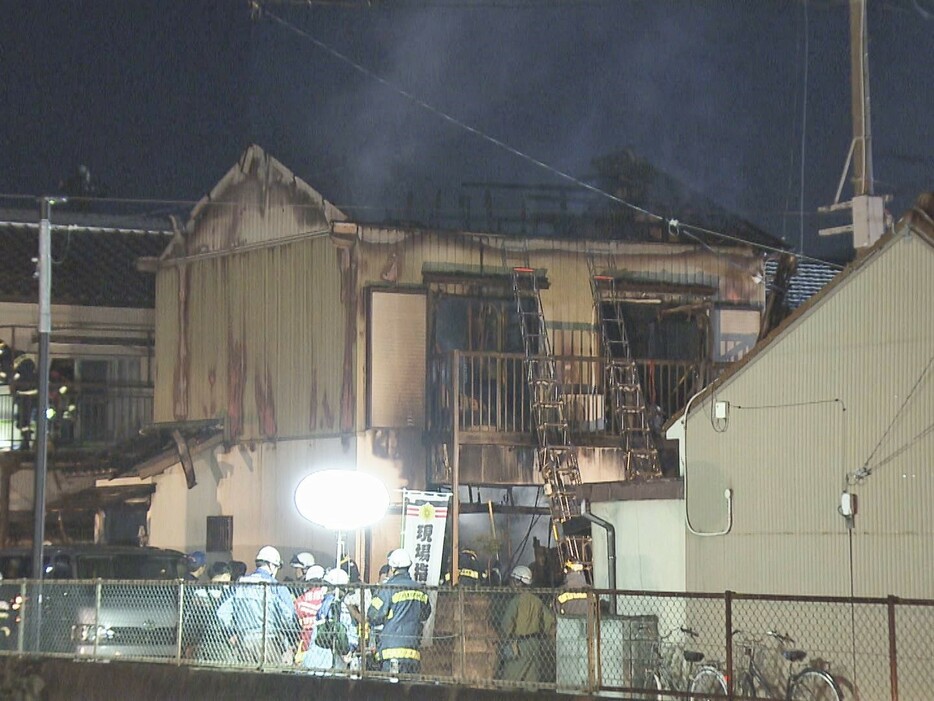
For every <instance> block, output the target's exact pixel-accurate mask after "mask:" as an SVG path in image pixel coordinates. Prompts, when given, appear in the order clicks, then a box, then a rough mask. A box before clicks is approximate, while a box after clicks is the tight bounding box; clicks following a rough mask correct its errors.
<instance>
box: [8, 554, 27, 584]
mask: <svg viewBox="0 0 934 701" xmlns="http://www.w3.org/2000/svg"><path fill="white" fill-rule="evenodd" d="M0 574H2V575H3V578H4V579H28V578H29V577H32V557H30V556H28V555H4V556H3V557H0Z"/></svg>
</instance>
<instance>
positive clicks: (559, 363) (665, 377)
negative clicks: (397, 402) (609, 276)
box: [428, 352, 713, 436]
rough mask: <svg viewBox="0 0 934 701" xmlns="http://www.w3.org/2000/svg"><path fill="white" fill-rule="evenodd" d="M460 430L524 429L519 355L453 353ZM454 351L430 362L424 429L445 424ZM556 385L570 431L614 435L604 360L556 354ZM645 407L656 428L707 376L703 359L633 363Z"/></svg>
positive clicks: (527, 420)
mask: <svg viewBox="0 0 934 701" xmlns="http://www.w3.org/2000/svg"><path fill="white" fill-rule="evenodd" d="M456 357H457V363H458V365H457V376H458V382H459V398H458V403H459V429H460V430H462V431H478V432H479V431H495V432H502V433H530V432H531V431H532V424H531V401H530V395H529V389H528V384H527V383H526V376H525V366H524V363H525V356H524V355H522V354H519V353H468V352H459V353H457V356H456ZM454 358H455V356H454V354H447V355H439V356H435V357H434V358H432V359H431V360H430V362H429V378H428V404H429V426H430V428H431V429H432V430H435V431H446V430H449V429H450V428H451V425H452V424H451V419H452V416H453V411H454V401H453V399H454V387H453V381H454V380H453V378H454V374H455V373H454ZM555 362H556V371H557V378H558V386H559V391H560V393H561V395H562V396H563V397H564V399H565V402H566V406H567V412H568V419H569V421H570V427H571V432H572V434H576V435H583V436H588V435H590V436H599V435H606V436H610V435H615V434H614V430H613V421H612V417H611V416H609V415H608V414H609V413H610V412H612V410H613V409H612V407H611V406H608V404H607V402H606V382H605V368H606V361H605V360H604V359H603V358H597V357H583V356H558V357H556V358H555ZM636 364H637V366H638V367H639V376H640V378H641V379H642V388H643V392H644V396H645V400H646V407H647V410H648V412H649V420H650V421H651V422H652V423H653V425H655V426H656V427H657V428H660V427H661V425H662V424H663V423H664V421H665V420H666V419H667V418H668V417H670V416H671V415H672V414H674V413H675V412H677V411H678V410H679V409H681V408H682V407H683V406H684V405H685V403H686V402H687V400H688V399H689V398H690V397H691V395H693V394H694V393H695V392H697V391H699V390H700V389H702V388H703V387H704V386H705V385H706V384H707V383H708V382H709V381H710V380H711V379H713V366H712V364H711V363H708V362H686V361H672V360H643V359H640V360H637V361H636Z"/></svg>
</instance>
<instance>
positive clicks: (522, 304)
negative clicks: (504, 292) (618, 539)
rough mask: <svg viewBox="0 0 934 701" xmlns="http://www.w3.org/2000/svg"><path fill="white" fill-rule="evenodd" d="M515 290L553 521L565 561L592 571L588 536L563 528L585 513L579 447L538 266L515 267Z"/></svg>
mask: <svg viewBox="0 0 934 701" xmlns="http://www.w3.org/2000/svg"><path fill="white" fill-rule="evenodd" d="M512 289H513V293H514V295H515V299H516V311H517V312H518V318H519V325H520V329H521V331H522V345H523V349H524V351H525V368H526V382H527V383H528V388H529V392H530V395H531V404H532V422H533V423H534V425H535V433H536V438H537V441H538V449H537V458H538V466H539V470H540V471H541V475H542V479H543V480H544V482H545V486H544V491H545V496H546V497H547V498H548V504H549V507H550V511H551V526H552V531H553V534H554V538H555V542H556V543H557V544H558V549H559V552H560V554H561V561H562V564H564V565H565V566H567V565H569V564H576V565H580V566H582V567H583V568H584V570H585V571H586V572H587V576H588V577H589V576H590V572H591V570H592V567H593V554H592V548H591V538H590V536H589V535H579V534H572V535H566V534H565V533H564V528H563V527H564V524H566V523H567V522H568V521H569V520H570V519H574V518H575V517H579V516H581V501H580V486H581V474H580V468H579V466H578V463H577V449H576V448H575V447H574V445H573V444H572V443H571V436H570V429H569V426H568V420H567V415H568V414H567V407H566V405H565V402H564V397H563V395H562V394H561V393H560V392H559V388H558V382H557V376H556V362H555V357H554V354H553V352H552V348H551V341H550V339H549V337H548V333H547V330H546V328H545V315H544V312H543V310H542V301H541V295H540V294H539V287H538V280H537V277H536V271H535V270H534V269H533V268H530V267H517V268H513V273H512Z"/></svg>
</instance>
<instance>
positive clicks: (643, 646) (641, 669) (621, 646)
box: [555, 615, 658, 690]
mask: <svg viewBox="0 0 934 701" xmlns="http://www.w3.org/2000/svg"><path fill="white" fill-rule="evenodd" d="M599 635H600V641H599V646H598V644H597V640H590V641H588V643H587V644H586V645H583V644H581V643H582V641H586V640H587V617H586V616H558V627H557V639H556V650H555V652H556V653H557V654H556V662H557V665H556V669H555V677H556V679H555V680H556V682H557V687H558V689H559V690H562V689H563V690H581V689H588V688H590V685H591V684H594V685H597V684H600V685H601V686H602V687H603V688H610V689H612V688H613V687H617V688H620V689H648V688H649V686H650V683H651V678H650V676H651V668H652V664H653V648H654V646H655V645H656V644H657V643H658V617H657V616H608V615H604V616H601V618H600V631H599ZM597 650H599V652H600V660H599V666H597V664H596V662H597V661H596V659H594V660H593V662H594V663H595V664H594V666H593V669H591V667H590V664H591V655H592V656H594V657H596V655H597Z"/></svg>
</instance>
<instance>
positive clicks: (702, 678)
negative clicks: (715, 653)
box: [688, 656, 728, 701]
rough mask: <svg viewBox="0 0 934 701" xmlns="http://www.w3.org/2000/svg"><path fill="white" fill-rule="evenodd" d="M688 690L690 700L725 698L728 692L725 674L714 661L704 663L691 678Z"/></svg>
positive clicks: (700, 700)
mask: <svg viewBox="0 0 934 701" xmlns="http://www.w3.org/2000/svg"><path fill="white" fill-rule="evenodd" d="M701 659H703V656H701ZM698 661H700V660H698ZM688 691H690V692H691V696H690V699H691V701H713V700H714V699H723V698H726V696H727V693H728V691H727V679H726V675H725V674H724V673H723V672H722V671H721V670H720V667H719V666H718V664H717V663H716V662H710V663H708V664H705V665H704V666H703V667H701V668H700V669H698V670H697V673H696V674H695V675H694V676H693V677H692V678H691V688H690V689H689V690H688Z"/></svg>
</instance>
